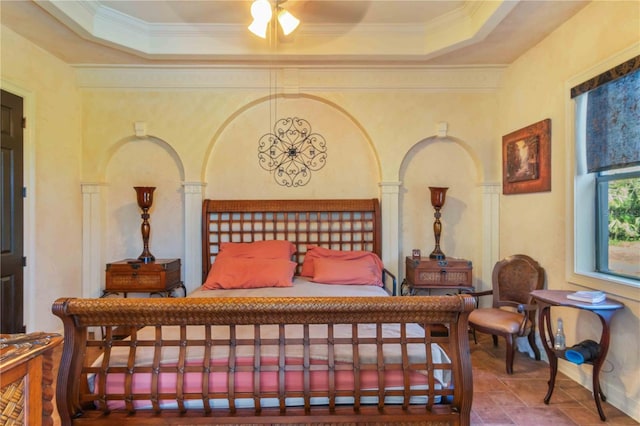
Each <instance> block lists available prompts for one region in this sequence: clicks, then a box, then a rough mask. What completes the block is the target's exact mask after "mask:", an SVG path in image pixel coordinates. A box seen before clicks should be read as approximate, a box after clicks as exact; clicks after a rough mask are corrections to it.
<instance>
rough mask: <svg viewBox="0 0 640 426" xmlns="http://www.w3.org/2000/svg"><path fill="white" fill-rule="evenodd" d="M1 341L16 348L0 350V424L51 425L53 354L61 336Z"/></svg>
mask: <svg viewBox="0 0 640 426" xmlns="http://www.w3.org/2000/svg"><path fill="white" fill-rule="evenodd" d="M17 336H20V337H19V338H17ZM4 337H8V338H12V339H11V340H9V342H11V341H15V342H16V344H8V345H6V346H5V347H3V348H2V349H0V356H1V357H3V359H2V361H0V386H1V389H0V392H1V395H0V396H1V398H0V424H2V425H22V424H28V425H44V426H50V425H53V418H52V417H51V416H52V414H53V403H52V400H53V387H52V384H53V380H54V377H53V350H54V348H55V347H56V346H58V345H59V344H60V343H62V336H60V335H57V334H50V335H47V334H45V333H32V334H26V335H10V336H7V335H4Z"/></svg>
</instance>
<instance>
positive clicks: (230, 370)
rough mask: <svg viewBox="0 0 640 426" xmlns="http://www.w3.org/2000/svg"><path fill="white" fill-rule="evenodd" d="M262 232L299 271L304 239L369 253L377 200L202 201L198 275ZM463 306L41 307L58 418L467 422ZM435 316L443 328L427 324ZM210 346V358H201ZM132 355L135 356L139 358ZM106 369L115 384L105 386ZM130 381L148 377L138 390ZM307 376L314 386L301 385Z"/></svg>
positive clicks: (414, 302) (344, 302)
mask: <svg viewBox="0 0 640 426" xmlns="http://www.w3.org/2000/svg"><path fill="white" fill-rule="evenodd" d="M262 240H288V241H291V242H292V243H293V244H294V245H295V248H296V253H295V254H294V260H295V261H296V262H297V264H298V269H297V272H298V273H299V272H300V268H301V266H302V264H303V261H304V257H305V255H306V253H307V246H309V245H316V246H321V247H326V248H330V249H333V250H343V251H371V252H374V253H377V254H380V251H381V247H382V245H381V241H380V211H379V207H378V201H377V200H375V199H373V200H287V201H285V200H279V201H274V200H268V201H215V200H205V202H204V203H203V235H202V247H203V282H204V280H205V279H206V277H207V275H208V274H209V270H210V269H211V266H212V264H213V262H214V261H215V259H216V257H217V256H218V254H219V252H220V244H221V243H224V242H244V243H249V242H254V241H262ZM394 281H395V279H394ZM394 286H395V285H394ZM329 287H330V286H329ZM331 288H336V289H338V288H340V287H331ZM336 291H337V290H336ZM473 308H474V303H473V300H472V299H471V298H470V297H469V296H465V295H456V296H415V297H391V296H381V297H349V296H339V295H335V296H334V295H332V296H323V297H260V298H258V297H212V298H208V297H207V298H204V297H203V298H201V297H187V298H169V299H163V298H149V299H114V298H106V299H78V298H61V299H58V300H57V301H56V302H55V303H54V305H53V312H54V314H55V315H57V316H58V317H60V318H61V319H62V321H63V324H64V339H65V340H64V349H63V354H62V360H61V365H60V370H59V375H58V382H57V388H56V403H57V407H58V412H59V414H60V418H61V422H62V424H63V425H70V424H78V425H80V424H85V423H90V424H105V425H106V424H117V423H135V424H345V423H347V424H355V423H367V424H392V423H402V424H452V425H468V424H470V412H471V402H472V393H473V388H472V374H471V360H470V353H469V342H468V334H467V330H468V328H467V327H468V326H467V317H468V315H469V312H470V311H472V310H473ZM442 325H445V326H446V327H447V329H448V333H444V334H445V335H443V333H432V332H431V331H432V328H433V329H437V330H441V329H442ZM123 327H125V328H128V330H129V332H130V337H129V338H128V339H124V340H117V339H115V338H114V333H113V331H114V330H115V329H116V328H120V329H121V328H123ZM96 328H104V329H105V330H106V332H105V335H104V337H103V338H100V339H94V338H92V337H91V333H89V331H90V330H92V329H96ZM220 328H222V329H224V330H226V331H225V333H226V334H224V336H222V335H220V334H218V333H217V330H219V329H220ZM316 329H321V330H323V331H322V333H324V334H323V335H322V336H320V337H318V335H317V334H316V331H315V330H316ZM416 329H418V330H420V331H419V333H417V334H416ZM167 330H172V332H174V334H168V333H167ZM212 330H213V331H212ZM246 330H249V331H250V332H251V333H252V336H253V337H252V338H246V337H244V334H242V333H243V332H246ZM269 330H270V331H269ZM290 330H297V331H296V332H295V333H293V334H291V333H290ZM345 330H346V331H347V333H346V335H345V334H344V332H345ZM362 330H367V331H362ZM388 330H393V331H394V332H393V333H389V332H388ZM149 336H151V337H149ZM292 348H293V350H294V352H295V353H296V354H297V355H295V356H292V355H291V354H290V352H289V351H290V350H291V349H292ZM221 350H222V351H223V352H224V353H225V358H224V359H223V360H222V362H220V360H219V359H217V358H216V359H214V356H213V353H214V352H216V351H218V352H219V351H221ZM318 350H320V351H321V352H322V354H323V355H322V357H321V358H317V357H316V355H314V354H315V353H316V352H317V351H318ZM345 350H346V351H347V352H349V354H350V355H349V358H348V359H347V360H345V359H343V358H342V356H343V353H344V352H345ZM247 351H248V353H250V354H251V355H250V356H247V355H246V354H247ZM196 352H197V353H198V358H197V362H194V361H193V359H191V358H190V356H191V355H190V354H193V353H196ZM96 353H101V355H100V356H99V358H98V361H96V362H94V359H95V356H93V357H92V356H90V354H96ZM143 353H146V354H148V355H149V360H148V362H142V361H140V358H141V357H142V354H143ZM168 353H172V354H173V355H172V356H173V358H172V361H171V362H169V360H168V358H169V356H165V355H166V354H168ZM256 353H257V354H258V355H257V356H256ZM271 353H273V356H271V355H268V354H271ZM440 353H442V354H444V355H442V356H439V355H438V354H440ZM390 354H391V355H390ZM123 355H124V358H123V359H124V361H123V362H122V363H121V364H113V365H112V364H111V361H112V360H114V359H116V356H120V357H121V358H122V357H123ZM161 355H163V357H161ZM240 376H242V377H244V378H247V377H248V378H249V379H250V380H249V382H248V383H249V384H242V383H241V381H240V379H239V377H240ZM115 377H117V378H118V380H120V381H121V383H120V382H118V383H119V385H118V386H117V387H115V388H114V387H113V386H112V385H113V381H112V382H111V386H110V385H109V380H113V378H115ZM141 377H144V378H146V379H148V381H149V384H148V388H145V389H147V391H145V392H141V391H140V389H141V388H140V386H139V384H138V383H137V382H138V381H139V380H140V378H141ZM167 377H170V378H171V386H170V388H169V389H167V383H168V382H167V383H165V380H168V379H167ZM266 377H272V378H273V380H274V382H273V386H270V385H268V383H267V381H266V380H267V379H266ZM319 377H320V378H321V381H322V382H323V383H324V385H323V386H321V387H318V386H315V385H313V383H314V382H317V381H318V380H319V379H318V378H319ZM345 377H348V378H349V380H350V381H349V383H348V387H346V388H345V386H344V385H343V381H344V378H345ZM194 378H195V379H194ZM394 380H395V381H394ZM290 381H291V383H293V382H294V381H295V382H296V383H298V382H299V384H298V385H291V383H290ZM372 382H373V383H374V385H373V386H372V385H371V383H372ZM145 386H147V385H145ZM114 389H115V390H114Z"/></svg>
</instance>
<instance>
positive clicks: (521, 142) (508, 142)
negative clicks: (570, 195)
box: [502, 118, 551, 195]
mask: <svg viewBox="0 0 640 426" xmlns="http://www.w3.org/2000/svg"><path fill="white" fill-rule="evenodd" d="M545 191H551V119H550V118H547V119H545V120H542V121H539V122H537V123H534V124H531V125H529V126H527V127H524V128H522V129H519V130H516V131H514V132H511V133H509V134H508V135H505V136H503V137H502V193H503V194H505V195H509V194H526V193H532V192H545Z"/></svg>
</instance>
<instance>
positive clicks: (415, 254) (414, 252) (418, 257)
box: [411, 249, 422, 259]
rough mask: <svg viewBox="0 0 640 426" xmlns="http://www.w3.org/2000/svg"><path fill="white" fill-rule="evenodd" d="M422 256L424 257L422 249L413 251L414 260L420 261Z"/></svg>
mask: <svg viewBox="0 0 640 426" xmlns="http://www.w3.org/2000/svg"><path fill="white" fill-rule="evenodd" d="M420 256H422V254H421V253H420V249H413V250H411V257H413V258H414V259H420Z"/></svg>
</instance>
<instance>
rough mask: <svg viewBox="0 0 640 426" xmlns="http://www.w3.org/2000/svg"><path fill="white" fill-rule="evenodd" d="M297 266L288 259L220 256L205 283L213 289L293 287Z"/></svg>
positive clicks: (205, 285) (206, 286)
mask: <svg viewBox="0 0 640 426" xmlns="http://www.w3.org/2000/svg"><path fill="white" fill-rule="evenodd" d="M295 268H296V263H295V262H292V261H290V260H288V259H252V258H243V257H231V256H218V257H217V258H216V261H215V262H214V263H213V265H212V266H211V270H210V271H209V275H207V279H206V281H205V282H204V284H203V285H204V287H205V288H208V289H210V290H216V289H221V288H223V289H232V288H259V287H291V286H292V285H293V282H292V278H293V273H294V271H295Z"/></svg>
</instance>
